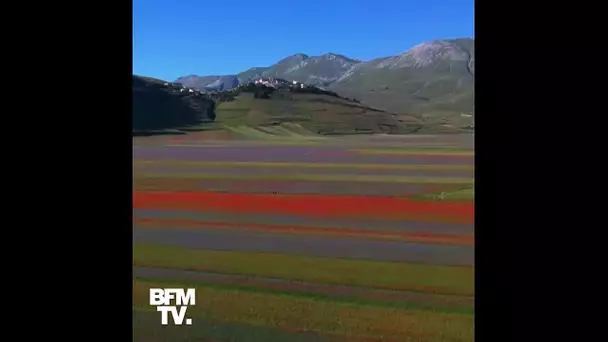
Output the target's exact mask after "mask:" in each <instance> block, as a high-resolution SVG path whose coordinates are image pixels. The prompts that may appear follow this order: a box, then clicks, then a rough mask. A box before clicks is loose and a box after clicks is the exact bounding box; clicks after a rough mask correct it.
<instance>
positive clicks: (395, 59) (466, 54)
mask: <svg viewBox="0 0 608 342" xmlns="http://www.w3.org/2000/svg"><path fill="white" fill-rule="evenodd" d="M474 65H475V55H474V46H473V40H472V39H457V40H442V41H433V42H429V43H424V44H420V45H418V46H415V47H414V48H412V49H411V50H409V51H407V52H406V53H404V54H402V55H398V56H392V57H388V58H381V59H377V60H373V61H369V62H365V63H361V64H359V65H357V66H356V67H355V68H353V69H352V70H350V71H349V72H348V73H346V74H345V75H343V76H342V77H341V78H340V79H339V80H338V81H337V82H334V83H332V84H331V86H330V89H332V90H334V91H336V92H338V93H340V94H344V95H346V96H353V97H355V98H357V99H360V100H361V101H363V102H365V103H369V104H370V105H374V106H377V107H380V108H384V109H386V110H389V111H395V112H402V113H409V114H415V115H427V116H431V115H433V114H438V115H440V114H444V115H443V116H445V115H448V114H449V113H452V114H461V113H466V114H473V113H474V85H475V83H474V81H475V79H474Z"/></svg>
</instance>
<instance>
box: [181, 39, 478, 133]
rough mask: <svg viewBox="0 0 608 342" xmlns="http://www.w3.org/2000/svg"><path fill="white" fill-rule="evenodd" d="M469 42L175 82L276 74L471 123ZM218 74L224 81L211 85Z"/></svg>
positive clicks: (292, 60) (399, 109)
mask: <svg viewBox="0 0 608 342" xmlns="http://www.w3.org/2000/svg"><path fill="white" fill-rule="evenodd" d="M474 45H475V41H474V40H473V39H471V38H459V39H445V40H435V41H430V42H425V43H422V44H419V45H417V46H414V47H413V48H411V49H410V50H408V51H405V52H404V53H402V54H400V55H397V56H388V57H383V58H378V59H374V60H371V61H360V60H356V59H353V58H349V57H346V56H343V55H340V54H335V53H327V54H324V55H321V56H312V57H311V56H308V55H306V54H303V53H298V54H295V55H292V56H289V57H287V58H284V59H282V60H280V61H279V62H277V63H276V64H274V65H271V66H269V67H255V68H251V69H249V70H246V71H244V72H241V73H239V74H237V75H226V76H194V75H190V76H187V77H185V78H183V77H180V78H179V79H178V81H180V80H182V79H187V80H188V82H189V83H184V84H189V85H193V86H194V85H195V84H201V85H204V86H205V87H206V88H207V89H209V88H210V85H212V86H215V85H217V86H221V87H223V88H221V89H230V86H232V87H235V86H236V85H235V82H238V84H243V83H247V82H249V81H250V80H253V79H255V78H258V77H277V78H283V79H286V80H288V81H298V82H302V83H306V84H310V85H315V86H320V87H324V88H327V89H329V90H332V91H335V92H337V93H338V94H340V95H343V96H346V97H354V98H356V99H358V100H360V101H361V102H363V103H366V104H369V105H371V106H373V107H377V108H381V109H384V110H387V111H390V112H394V113H398V114H410V115H415V116H418V117H420V118H423V119H424V120H429V121H432V122H436V123H441V122H443V123H445V124H446V125H448V126H449V125H452V126H462V125H465V126H466V125H470V124H472V122H473V115H474V74H475V46H474ZM221 77H223V78H224V79H225V80H226V81H222V82H219V83H213V82H218V81H217V80H218V79H220V78H221ZM235 79H236V81H235ZM182 82H183V81H182ZM197 82H198V83H197Z"/></svg>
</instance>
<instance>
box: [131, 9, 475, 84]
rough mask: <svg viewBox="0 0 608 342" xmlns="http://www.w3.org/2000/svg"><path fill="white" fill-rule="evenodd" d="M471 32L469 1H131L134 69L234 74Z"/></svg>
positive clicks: (168, 74) (388, 50) (383, 52)
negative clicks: (299, 58) (299, 57)
mask: <svg viewBox="0 0 608 342" xmlns="http://www.w3.org/2000/svg"><path fill="white" fill-rule="evenodd" d="M473 32H474V0H383V1H379V0H377V1H374V0H365V1H363V0H249V1H246V0H198V1H197V0H133V73H134V74H138V75H143V76H150V77H156V78H160V79H164V80H168V81H173V80H175V79H176V78H177V77H179V76H185V75H190V74H195V75H224V74H236V73H238V72H241V71H244V70H247V69H249V68H250V67H253V66H268V65H271V64H273V63H275V62H277V61H278V60H280V59H282V58H284V57H287V56H290V55H293V54H295V53H298V52H302V53H306V54H308V55H312V56H314V55H320V54H324V53H328V52H334V53H339V54H343V55H345V56H348V57H351V58H358V59H361V60H369V59H373V58H377V57H384V56H390V55H396V54H400V53H403V52H405V51H406V50H408V49H409V48H411V47H412V46H414V45H416V44H418V43H421V42H424V41H428V40H433V39H442V38H456V37H473V36H474V33H473Z"/></svg>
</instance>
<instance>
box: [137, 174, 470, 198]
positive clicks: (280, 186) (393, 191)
mask: <svg viewBox="0 0 608 342" xmlns="http://www.w3.org/2000/svg"><path fill="white" fill-rule="evenodd" d="M143 181H145V182H146V184H157V186H158V187H159V189H162V190H211V191H214V190H215V191H227V192H236V193H243V192H245V193H273V192H276V193H279V194H331V195H358V196H409V195H420V194H425V193H428V192H429V185H428V184H409V183H388V182H358V181H353V182H319V181H267V180H255V181H254V180H243V181H237V180H222V179H201V180H193V181H188V182H187V186H173V185H171V184H175V183H171V182H172V179H171V178H156V179H150V178H147V179H145V180H142V181H139V180H137V181H136V184H135V186H136V189H138V187H137V184H144V183H141V182H143ZM167 182H168V183H167ZM163 184H165V185H163ZM443 186H450V185H449V184H447V185H443ZM460 186H462V185H460ZM147 188H149V186H148V187H147ZM436 191H437V190H435V191H434V192H436Z"/></svg>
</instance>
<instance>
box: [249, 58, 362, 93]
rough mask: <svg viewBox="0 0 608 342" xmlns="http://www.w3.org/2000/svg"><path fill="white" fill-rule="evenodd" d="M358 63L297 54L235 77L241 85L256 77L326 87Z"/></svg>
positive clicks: (348, 59)
mask: <svg viewBox="0 0 608 342" xmlns="http://www.w3.org/2000/svg"><path fill="white" fill-rule="evenodd" d="M358 63H360V61H358V60H354V59H350V58H348V57H345V56H342V55H338V54H334V53H327V54H324V55H321V56H314V57H310V56H308V55H305V54H302V53H298V54H295V55H293V56H289V57H287V58H284V59H282V60H280V61H279V62H278V63H276V64H274V65H272V66H270V67H267V68H256V69H249V70H247V71H245V72H243V73H240V74H238V75H237V77H238V78H239V82H241V83H246V82H249V81H251V80H252V79H255V78H258V77H276V78H283V79H286V80H288V81H298V82H300V83H305V84H311V85H317V86H327V85H329V84H331V83H332V82H334V81H336V80H337V79H339V78H340V77H341V76H342V75H343V74H344V73H345V72H347V71H348V70H350V69H351V68H352V67H353V66H355V65H357V64H358Z"/></svg>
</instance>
